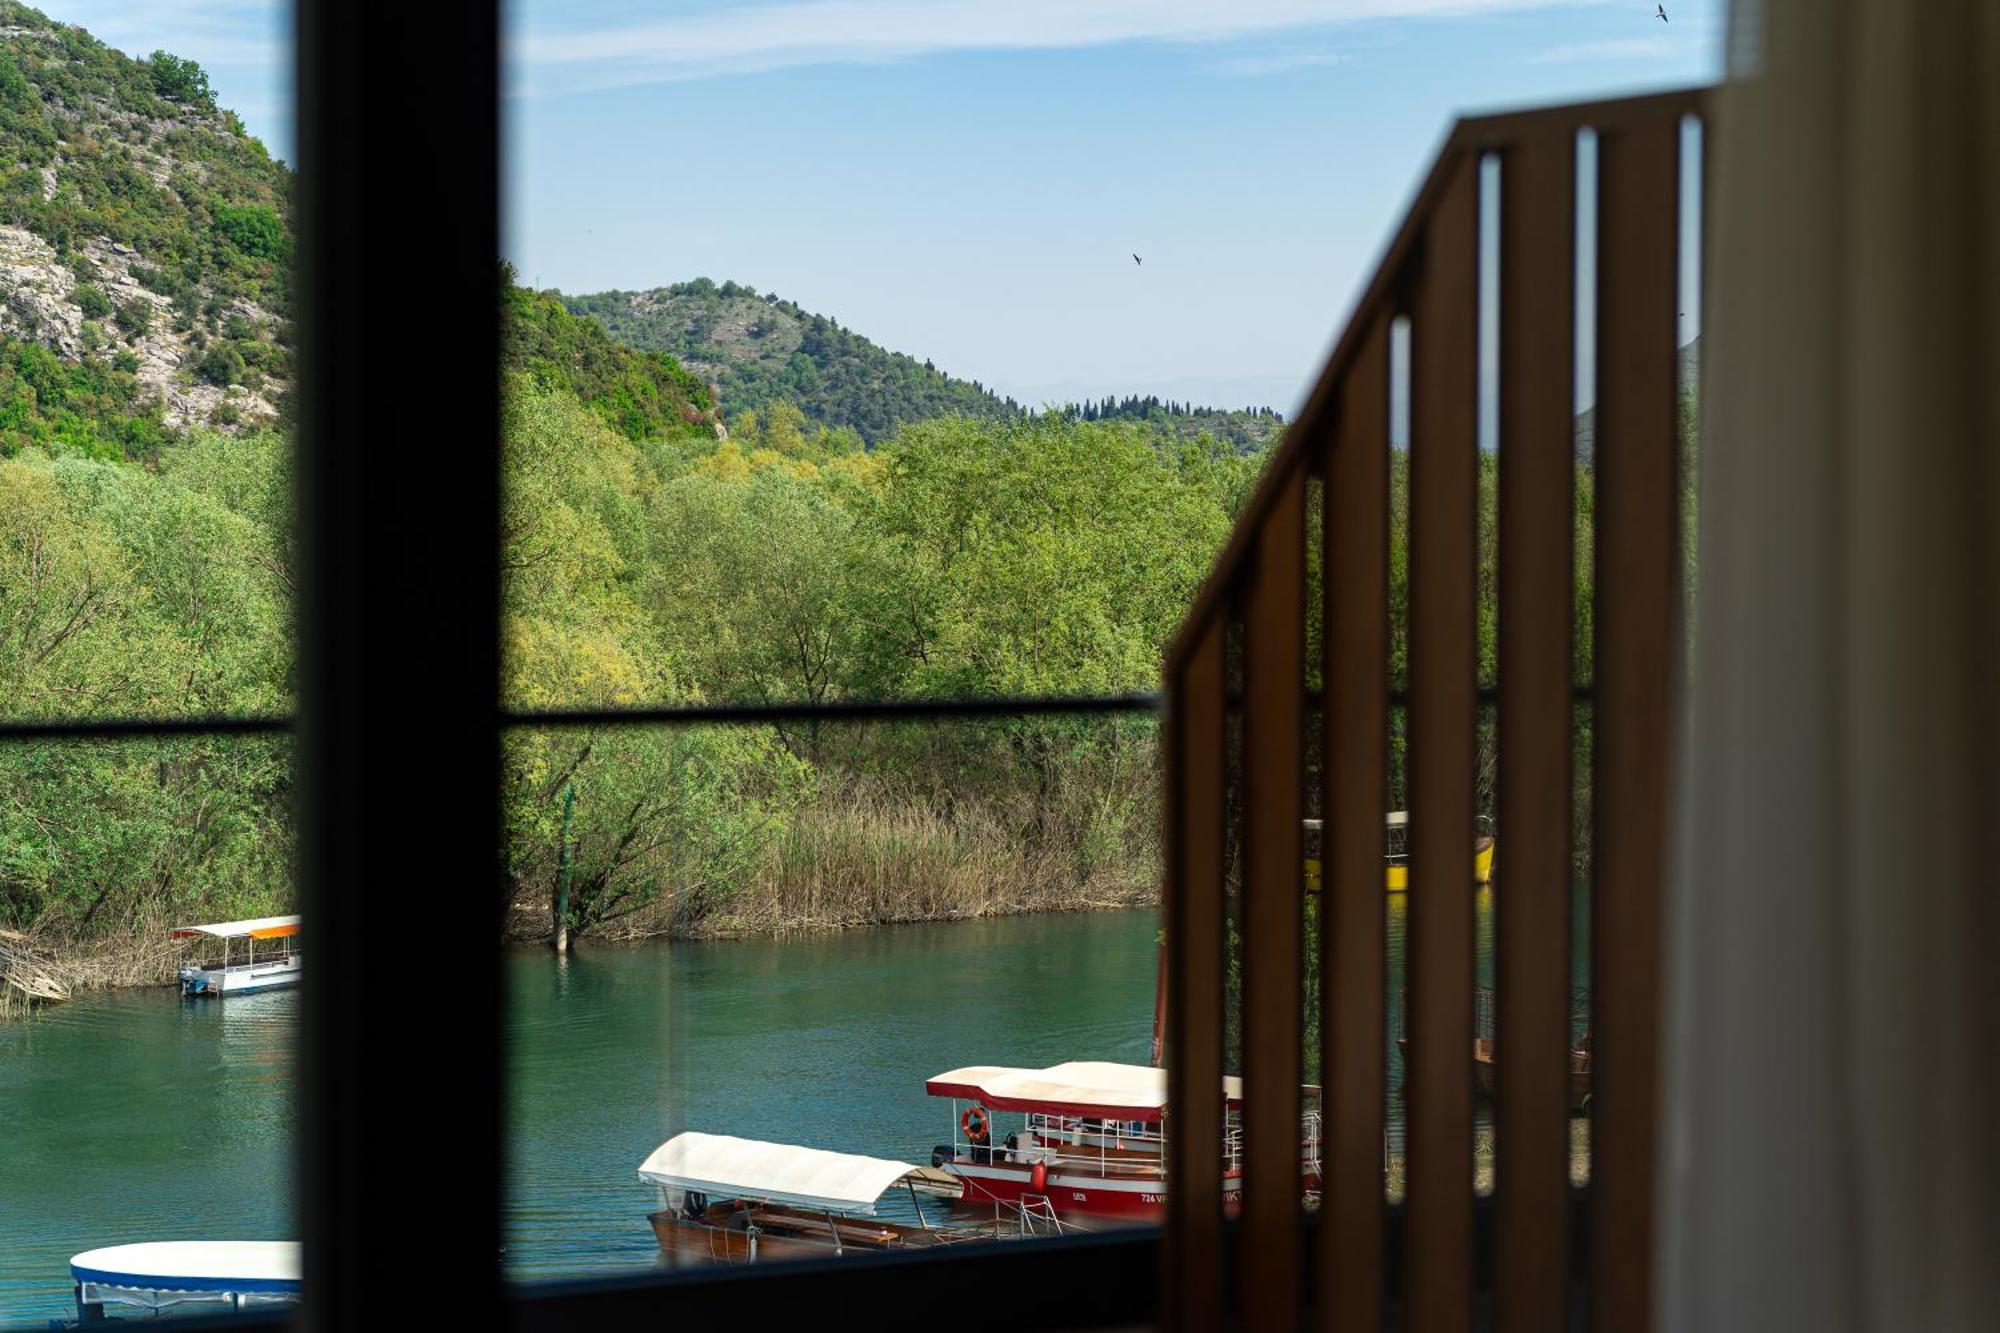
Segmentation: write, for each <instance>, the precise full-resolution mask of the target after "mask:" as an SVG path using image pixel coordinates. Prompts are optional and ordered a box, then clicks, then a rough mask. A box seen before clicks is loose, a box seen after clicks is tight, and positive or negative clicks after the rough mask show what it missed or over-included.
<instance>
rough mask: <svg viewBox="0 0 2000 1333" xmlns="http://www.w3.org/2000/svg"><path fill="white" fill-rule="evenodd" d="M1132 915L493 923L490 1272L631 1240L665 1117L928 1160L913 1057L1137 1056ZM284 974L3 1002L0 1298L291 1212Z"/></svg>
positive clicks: (54, 1288) (30, 1314) (595, 1259)
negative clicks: (560, 942) (505, 991)
mask: <svg viewBox="0 0 2000 1333" xmlns="http://www.w3.org/2000/svg"><path fill="white" fill-rule="evenodd" d="M1157 927H1158V923H1157V920H1156V917H1155V915H1154V914H1153V913H1151V912H1116V913H1093V914H1083V915H1075V916H1057V917H1019V918H1012V919H1005V920H995V921H973V922H960V923H952V924H943V925H925V926H902V927H892V928H887V929H880V930H866V931H853V932H849V933H846V934H840V935H830V936H813V937H803V938H793V939H783V940H753V941H730V942H720V943H712V944H650V945H643V946H630V947H602V948H597V947H591V948H585V949H583V950H582V951H580V952H579V953H578V955H577V956H576V957H575V958H573V959H571V960H570V961H568V962H567V963H563V962H558V961H557V960H556V959H555V958H553V957H552V956H551V955H550V954H549V952H548V951H547V950H546V949H540V948H522V949H518V950H510V951H509V953H508V955H507V958H506V966H507V970H508V973H509V989H510V994H511V996H512V1003H511V1004H510V1006H509V1012H508V1014H507V1031H508V1050H509V1057H510V1070H509V1097H508V1105H507V1112H508V1115H509V1117H510V1121H509V1126H508V1133H509V1142H510V1144H511V1145H512V1151H511V1153H510V1155H509V1160H508V1163H507V1168H506V1169H507V1180H508V1200H507V1211H506V1219H505V1224H506V1237H505V1240H506V1244H507V1256H506V1257H507V1271H508V1273H509V1274H510V1275H511V1276H513V1277H516V1278H522V1279H532V1278H538V1277H552V1276H557V1275H577V1274H588V1273H610V1272H621V1271H631V1270H634V1269H644V1268H649V1267H651V1266H653V1264H654V1263H655V1256H656V1255H657V1247H656V1245H655V1243H654V1240H653V1234H652V1231H651V1230H650V1229H649V1228H648V1227H647V1225H646V1220H645V1217H646V1213H647V1211H648V1210H649V1208H651V1207H655V1206H657V1205H656V1204H655V1203H654V1193H653V1191H652V1190H651V1189H650V1188H648V1187H646V1186H644V1185H642V1184H641V1183H640V1181H639V1179H638V1177H637V1175H636V1174H635V1170H636V1168H637V1166H638V1164H639V1162H640V1160H641V1159H642V1158H644V1157H645V1155H646V1154H647V1153H649V1152H651V1151H652V1150H653V1148H655V1147H656V1146H658V1145H659V1144H660V1143H661V1142H662V1141H663V1140H664V1139H666V1138H667V1137H669V1136H670V1135H672V1134H674V1133H677V1132H678V1131H680V1130H682V1129H702V1130H708V1131H712V1132H720V1133H729V1134H738V1135H743V1136H747V1137H751V1138H767V1139H778V1140H782V1141H785V1142H791V1143H801V1144H806V1145H809V1146H813V1147H821V1148H835V1149H843V1150H846V1151H850V1152H863V1153H869V1154H873V1155H876V1156H893V1157H901V1158H903V1159H904V1160H907V1161H915V1162H928V1161H929V1160H930V1149H931V1145H932V1144H935V1143H938V1142H942V1141H945V1140H948V1139H949V1138H950V1123H949V1117H950V1104H949V1103H947V1102H942V1101H937V1100H934V1099H932V1098H929V1097H926V1096H925V1095H924V1079H925V1078H926V1077H928V1076H930V1075H932V1074H936V1073H940V1072H942V1071H943V1070H945V1069H949V1068H952V1067H955V1066H958V1065H965V1064H1023V1065H1041V1064H1053V1063H1055V1062H1057V1061H1061V1060H1076V1059H1099V1060H1120V1061H1128V1062H1137V1063H1143V1062H1144V1061H1145V1060H1146V1057H1147V1052H1148V1045H1149V1043H1150V1040H1151V1025H1152V1013H1153V985H1154V970H1153V969H1154V956H1155V955H1154V941H1155V932H1156V930H1157ZM298 1000H299V993H298V992H296V991H278V992H274V993H271V994H268V995H253V996H237V997H233V998H230V999H227V1000H207V1001H199V1002H197V1001H183V1000H181V999H180V997H179V996H178V995H177V994H175V993H174V992H173V991H171V990H167V989H159V990H144V991H127V992H122V993H118V994H112V995H96V996H87V997H84V998H82V999H79V1000H77V1001H74V1002H72V1003H70V1004H67V1005H58V1006H54V1007H51V1008H48V1009H46V1010H43V1011H41V1012H40V1013H39V1014H37V1015H36V1016H35V1017H34V1018H32V1019H30V1020H27V1021H23V1022H10V1023H0V1324H4V1325H29V1326H33V1325H40V1324H41V1323H42V1322H43V1321H44V1320H45V1319H46V1318H47V1317H48V1316H51V1315H65V1314H70V1313H72V1311H73V1307H72V1305H71V1298H70V1287H69V1257H70V1256H71V1255H72V1254H75V1253H77V1252H78V1251H81V1250H86V1249H91V1248H93V1247H96V1246H99V1245H115V1244H121V1243H124V1242H128V1241H139V1240H172V1239H200V1238H224V1237H238V1238H269V1239H284V1238H288V1237H291V1236H294V1235H296V1234H297V1230H296V1227H295V1224H294V1221H293V1217H294V1209H293V1206H292V1197H293V1189H292V1180H293V1169H292V1161H291V1156H290V1146H291V1135H292V1130H293V1126H294V1124H295V1118H294V1116H293V1108H292V1097H293V1092H294V1087H295V1085H294V1081H293V1064H292V1060H293V1052H294V1048H295V1045H296V1042H295V1036H296V1029H297V1015H298ZM441 1109H448V1108H441ZM903 1206H907V1205H903Z"/></svg>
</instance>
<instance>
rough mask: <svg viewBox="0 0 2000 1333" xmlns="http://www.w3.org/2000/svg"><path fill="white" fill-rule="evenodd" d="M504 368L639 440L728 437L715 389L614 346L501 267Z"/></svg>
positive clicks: (675, 366) (654, 357)
mask: <svg viewBox="0 0 2000 1333" xmlns="http://www.w3.org/2000/svg"><path fill="white" fill-rule="evenodd" d="M500 313H501V330H502V332H501V339H500V365H501V368H502V369H503V370H506V371H510V372H514V373H517V374H521V375H525V376H527V377H528V378H529V379H531V380H532V381H534V383H535V384H536V385H538V386H539V387H541V388H543V389H546V390H556V391H561V392H563V393H567V394H570V395H573V396H574V397H575V398H576V399H577V400H578V401H580V402H581V403H583V405H584V406H585V407H588V408H589V409H590V410H591V411H593V412H595V413H596V414H597V415H598V416H600V417H602V418H604V420H605V421H606V422H608V423H609V424H610V425H611V426H612V427H613V428H614V429H616V430H617V431H618V432H619V434H621V435H623V436H625V438H626V439H628V440H632V441H634V442H637V441H641V440H652V439H660V438H662V437H670V436H691V437H694V438H706V439H713V438H715V437H716V436H717V435H721V434H724V433H725V432H723V431H722V429H721V427H720V418H719V417H718V416H717V414H716V410H715V396H714V394H713V393H711V392H710V390H709V387H708V386H707V385H706V384H704V383H703V382H702V381H701V380H700V379H698V378H697V377H695V376H694V375H691V374H689V373H688V372H687V371H686V370H683V369H682V368H681V365H680V363H679V362H678V361H676V360H674V358H673V357H671V356H668V355H666V354H665V353H664V352H647V351H641V350H640V349H638V348H635V347H628V346H627V345H625V344H624V343H621V342H617V341H615V340H614V339H613V338H612V337H611V335H610V334H608V333H606V332H605V331H604V329H603V327H602V326H601V325H599V324H597V323H595V322H594V321H592V320H588V319H584V318H582V317H581V316H578V315H572V314H571V313H570V312H569V311H568V310H567V309H565V308H564V307H563V303H562V302H561V301H560V300H558V299H557V298H556V296H555V294H554V293H552V292H536V291H530V290H528V289H527V288H525V287H520V286H517V285H516V284H515V282H514V271H513V269H512V268H511V267H510V266H508V265H505V264H503V265H501V268H500Z"/></svg>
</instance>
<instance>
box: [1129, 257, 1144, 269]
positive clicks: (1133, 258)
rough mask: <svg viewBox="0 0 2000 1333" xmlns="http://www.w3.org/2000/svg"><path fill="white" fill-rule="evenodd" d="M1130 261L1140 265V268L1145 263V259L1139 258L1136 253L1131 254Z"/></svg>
mask: <svg viewBox="0 0 2000 1333" xmlns="http://www.w3.org/2000/svg"><path fill="white" fill-rule="evenodd" d="M1132 262H1133V263H1135V264H1137V265H1139V266H1140V267H1141V268H1144V267H1145V264H1146V261H1145V260H1143V259H1141V258H1139V256H1137V255H1133V256H1132Z"/></svg>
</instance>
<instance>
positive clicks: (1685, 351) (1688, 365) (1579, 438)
mask: <svg viewBox="0 0 2000 1333" xmlns="http://www.w3.org/2000/svg"><path fill="white" fill-rule="evenodd" d="M1674 382H1675V383H1676V384H1678V385H1679V386H1680V393H1681V396H1682V397H1686V396H1687V395H1688V394H1690V393H1693V392H1695V391H1696V390H1697V388H1698V387H1699V386H1700V384H1701V336H1700V335H1699V334H1697V335H1696V336H1695V337H1693V338H1691V339H1689V340H1688V341H1687V342H1686V343H1684V344H1682V346H1681V348H1680V353H1679V356H1678V358H1677V359H1676V361H1675V372H1674ZM1576 456H1577V459H1578V461H1579V462H1583V463H1586V464H1589V463H1595V462H1596V461H1597V408H1596V407H1595V406H1592V407H1586V408H1585V409H1584V410H1583V411H1581V412H1579V413H1577V414H1576Z"/></svg>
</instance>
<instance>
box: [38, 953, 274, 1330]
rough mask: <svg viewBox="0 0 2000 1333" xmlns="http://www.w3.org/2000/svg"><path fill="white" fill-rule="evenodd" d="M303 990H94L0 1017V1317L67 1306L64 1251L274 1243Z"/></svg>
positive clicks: (63, 1311)
mask: <svg viewBox="0 0 2000 1333" xmlns="http://www.w3.org/2000/svg"><path fill="white" fill-rule="evenodd" d="M298 1001H299V995H298V992H296V991H273V992H271V993H269V994H265V995H239V996H235V997H233V998H231V999H228V1000H205V1001H199V1002H196V1001H183V1000H182V999H181V998H180V995H179V993H178V992H176V991H174V990H172V989H167V988H160V989H154V990H142V991H123V992H119V993H116V994H111V995H93V996H87V997H85V998H83V999H79V1000H76V1001H73V1002H72V1003H69V1004H64V1005H55V1006H51V1007H49V1008H46V1009H43V1010H41V1011H40V1012H39V1013H37V1014H36V1015H35V1016H34V1017H32V1018H30V1019H26V1020H23V1021H18V1022H0V1323H8V1324H20V1323H34V1324H42V1323H44V1321H45V1320H46V1318H47V1317H48V1316H50V1315H71V1316H73V1315H74V1314H75V1306H74V1305H73V1304H72V1302H71V1298H70V1285H69V1257H70V1256H71V1255H72V1254H75V1253H77V1252H78V1251H80V1250H87V1249H93V1248H95V1247H97V1246H99V1245H118V1244H123V1243H125V1242H127V1241H139V1240H197V1239H202V1238H213V1239H223V1238H235V1239H244V1240H283V1239H288V1238H290V1237H291V1236H293V1235H295V1234H297V1233H296V1229H295V1227H294V1225H293V1222H292V1217H293V1207H292V1180H293V1170H292V1158H291V1137H292V1126H293V1124H294V1123H295V1122H294V1117H293V1114H292V1094H293V1089H294V1083H293V1077H292V1053H293V1048H294V1046H295V1044H296V1043H295V1040H294V1038H295V1034H296V1031H297V1020H298Z"/></svg>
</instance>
